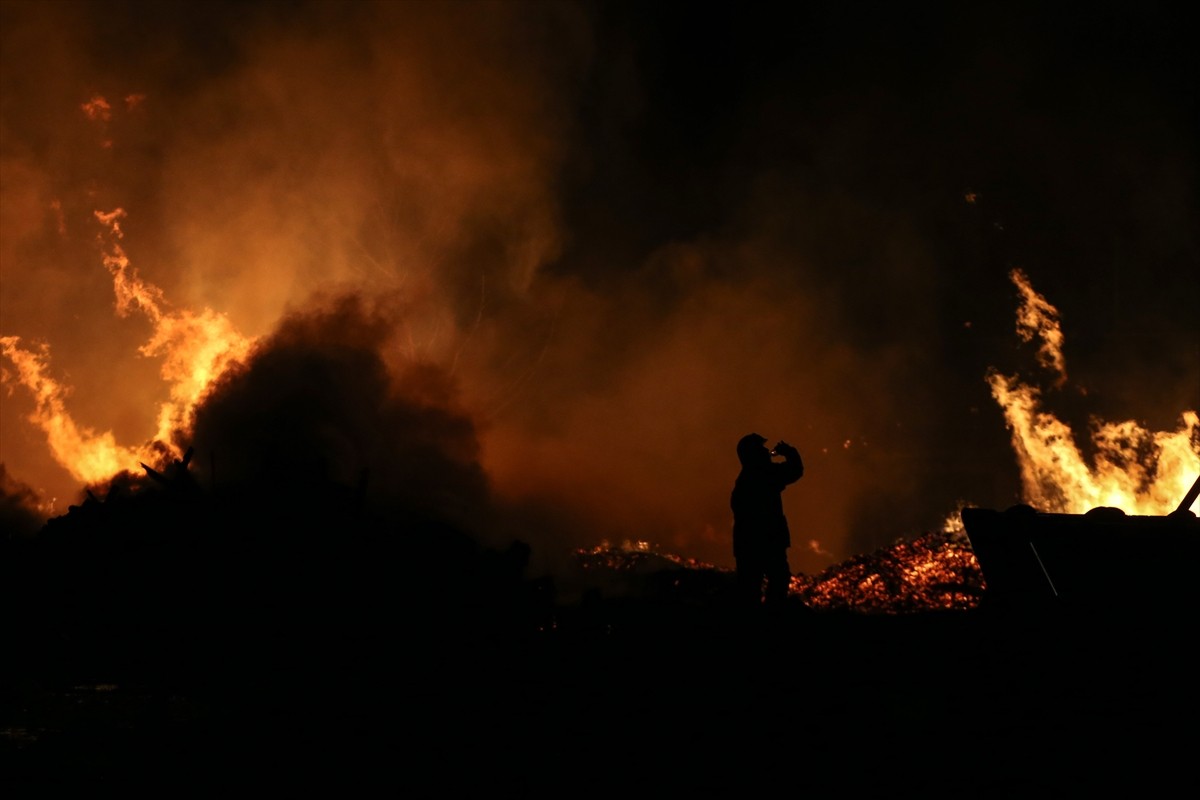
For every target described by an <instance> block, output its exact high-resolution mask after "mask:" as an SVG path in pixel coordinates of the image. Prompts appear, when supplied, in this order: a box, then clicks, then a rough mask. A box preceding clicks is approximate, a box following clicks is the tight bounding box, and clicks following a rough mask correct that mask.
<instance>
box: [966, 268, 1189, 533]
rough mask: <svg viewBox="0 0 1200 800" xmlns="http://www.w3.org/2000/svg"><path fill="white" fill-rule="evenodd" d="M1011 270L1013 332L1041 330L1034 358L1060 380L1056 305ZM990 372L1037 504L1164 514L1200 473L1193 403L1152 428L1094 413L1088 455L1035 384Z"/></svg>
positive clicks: (1072, 510)
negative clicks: (1171, 423)
mask: <svg viewBox="0 0 1200 800" xmlns="http://www.w3.org/2000/svg"><path fill="white" fill-rule="evenodd" d="M1010 277H1011V278H1012V281H1013V283H1014V284H1015V285H1016V286H1017V289H1018V290H1019V291H1020V293H1021V296H1022V304H1021V309H1020V311H1019V312H1018V332H1021V334H1022V338H1024V339H1025V340H1026V341H1030V340H1032V338H1033V337H1034V336H1035V335H1036V336H1039V337H1041V346H1040V348H1039V350H1038V357H1039V361H1040V362H1041V363H1042V364H1043V366H1046V367H1048V368H1050V369H1051V370H1053V371H1054V373H1055V375H1056V376H1057V377H1056V384H1057V385H1061V384H1062V383H1063V382H1064V381H1065V380H1066V366H1065V361H1064V359H1063V356H1062V343H1063V337H1062V331H1061V329H1060V327H1059V325H1058V318H1059V317H1058V311H1057V309H1055V308H1054V306H1052V305H1050V303H1048V302H1047V301H1046V300H1045V298H1043V297H1042V296H1041V295H1039V294H1037V293H1036V292H1034V291H1033V289H1032V287H1031V286H1030V284H1029V281H1028V279H1027V278H1026V277H1025V275H1024V274H1023V273H1022V272H1021V271H1020V270H1013V272H1012V273H1011V274H1010ZM987 380H988V383H989V385H990V386H991V390H992V396H993V397H994V398H995V399H996V402H997V403H999V404H1000V407H1001V408H1002V409H1003V410H1004V417H1005V422H1006V424H1007V426H1008V428H1009V430H1010V431H1011V433H1012V444H1013V449H1014V451H1015V452H1016V455H1017V460H1018V462H1019V465H1020V469H1021V482H1022V493H1023V496H1024V499H1025V502H1026V503H1029V504H1030V505H1032V506H1034V507H1036V508H1038V509H1040V510H1042V511H1049V512H1056V513H1065V514H1082V513H1085V512H1087V511H1089V510H1091V509H1093V508H1097V507H1100V506H1108V507H1113V508H1119V509H1121V510H1122V511H1124V512H1126V513H1128V514H1145V515H1163V514H1167V513H1170V512H1171V511H1174V510H1175V508H1176V507H1177V506H1178V504H1179V501H1180V499H1181V498H1182V497H1184V495H1185V494H1186V493H1187V490H1188V488H1189V487H1190V486H1191V485H1192V482H1193V481H1195V479H1196V476H1197V475H1200V416H1198V415H1197V413H1196V412H1195V411H1190V410H1189V411H1184V412H1183V413H1182V414H1181V415H1180V422H1179V426H1178V428H1176V430H1174V431H1149V430H1146V429H1145V428H1144V427H1142V426H1141V425H1139V424H1138V423H1136V422H1134V421H1132V420H1127V421H1122V422H1104V421H1100V420H1096V421H1094V422H1093V424H1092V429H1091V431H1090V439H1091V444H1092V446H1093V448H1094V451H1095V455H1094V456H1093V457H1092V458H1091V459H1090V460H1089V459H1088V458H1086V457H1085V455H1084V453H1083V452H1082V451H1081V450H1080V448H1079V446H1078V445H1077V443H1076V437H1075V433H1074V431H1072V430H1071V427H1070V426H1069V425H1068V424H1067V423H1065V422H1063V421H1062V420H1060V419H1058V417H1056V416H1055V415H1054V414H1052V413H1050V412H1048V411H1045V410H1044V409H1043V408H1042V397H1041V393H1040V391H1039V390H1038V389H1037V388H1035V387H1033V386H1030V385H1029V384H1026V383H1024V382H1022V381H1021V380H1020V379H1018V378H1017V377H1015V376H1006V375H1002V374H1000V373H999V372H998V371H996V370H990V371H989V372H988V374H987ZM1192 508H1193V509H1195V508H1196V506H1195V505H1193V506H1192Z"/></svg>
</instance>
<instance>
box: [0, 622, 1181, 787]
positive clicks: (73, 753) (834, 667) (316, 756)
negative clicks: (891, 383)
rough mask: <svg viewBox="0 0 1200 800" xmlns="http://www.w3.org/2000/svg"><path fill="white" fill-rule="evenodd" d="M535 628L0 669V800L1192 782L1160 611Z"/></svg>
mask: <svg viewBox="0 0 1200 800" xmlns="http://www.w3.org/2000/svg"><path fill="white" fill-rule="evenodd" d="M552 622H553V624H554V625H555V626H556V627H554V628H553V629H546V630H507V629H506V630H503V631H501V630H500V629H499V628H497V629H494V630H489V629H484V628H478V629H474V630H460V631H454V630H437V629H430V628H421V627H420V626H410V629H409V630H407V631H406V630H404V629H403V628H397V629H394V630H391V631H389V632H387V633H386V634H381V633H379V632H369V631H362V630H353V629H347V630H344V631H342V634H344V636H343V635H331V634H330V632H331V631H335V630H338V626H337V625H336V624H331V625H329V626H326V627H325V628H324V630H325V631H326V635H323V636H322V637H320V638H310V637H305V636H300V635H294V634H293V633H288V632H286V631H279V630H275V631H272V630H262V631H260V632H259V633H260V636H258V637H256V638H255V639H254V640H253V641H251V640H250V639H246V640H244V641H241V642H240V643H239V644H238V645H237V646H236V647H235V646H231V647H229V648H224V649H221V650H220V651H219V652H215V651H214V652H212V653H210V654H208V655H206V654H205V653H203V652H192V653H188V654H187V658H188V659H189V662H190V663H186V664H185V663H166V662H157V663H156V662H155V661H154V659H155V658H164V659H170V658H177V657H181V656H182V655H183V654H182V653H181V652H180V651H177V650H171V651H162V652H159V653H157V654H154V653H152V652H151V651H143V652H142V653H141V654H140V655H139V658H140V659H142V660H141V661H140V662H134V661H129V662H126V663H121V662H120V660H119V659H116V660H113V659H109V660H108V661H107V664H106V665H105V666H102V667H97V666H96V665H95V663H93V666H92V667H90V668H84V666H83V665H82V664H79V665H72V664H71V663H69V659H66V660H63V659H62V658H61V657H62V656H63V655H64V654H63V653H59V654H57V655H56V656H55V658H53V659H48V660H45V661H42V660H41V656H40V655H39V654H38V653H20V652H16V653H14V652H10V653H9V655H8V656H6V662H7V664H6V668H7V670H8V674H7V675H6V676H5V677H6V681H5V684H4V695H3V715H4V716H3V719H2V720H0V732H2V736H3V738H2V740H0V745H2V746H3V748H4V750H3V758H4V762H3V774H4V776H5V778H4V781H5V783H6V784H7V785H8V786H9V787H12V788H23V789H39V790H46V789H51V788H59V787H71V788H88V789H92V790H99V789H104V788H121V789H133V790H145V791H147V792H155V793H156V794H163V795H169V796H178V795H179V794H188V793H196V794H203V795H216V794H218V793H220V794H225V793H227V792H230V791H237V790H246V789H252V790H261V791H271V792H280V793H290V792H293V791H297V790H300V789H308V790H311V789H329V790H338V791H339V792H341V793H349V794H359V793H360V790H361V791H366V790H368V789H370V790H371V791H372V793H374V792H375V791H380V792H381V793H383V792H386V793H400V792H407V791H416V792H421V793H422V794H439V795H440V794H443V793H447V792H453V791H457V790H463V789H472V790H481V789H482V790H488V791H492V792H502V793H505V794H506V795H509V794H526V793H535V794H539V795H541V794H545V795H549V794H554V795H572V794H592V793H595V792H598V791H601V790H604V791H610V790H628V791H630V792H636V793H638V794H645V793H648V792H663V793H667V792H670V793H672V794H677V793H680V792H687V791H697V790H703V791H705V792H711V791H720V790H723V789H730V788H733V789H736V790H738V791H740V792H743V793H751V792H753V793H758V792H773V793H779V794H784V795H791V794H795V795H797V796H807V797H828V796H834V795H835V794H836V795H837V796H845V795H844V793H847V792H850V793H854V792H861V791H864V790H872V791H873V790H886V791H889V792H920V793H921V794H922V795H924V796H927V797H928V796H939V797H942V796H944V797H964V798H974V797H1052V796H1054V797H1057V796H1079V795H1080V794H1082V793H1086V792H1090V791H1092V790H1099V789H1106V790H1109V791H1111V790H1113V789H1116V788H1118V787H1120V788H1128V789H1134V790H1138V791H1139V792H1140V793H1144V794H1151V795H1152V794H1154V793H1155V792H1156V790H1160V789H1166V788H1167V787H1173V786H1174V785H1175V784H1176V783H1177V782H1178V781H1180V780H1183V781H1185V784H1184V785H1186V782H1190V781H1191V779H1192V778H1193V775H1192V773H1191V770H1190V769H1189V768H1188V765H1189V764H1191V763H1193V761H1194V758H1195V752H1194V739H1193V738H1192V737H1191V735H1190V734H1189V732H1188V731H1189V730H1190V728H1191V726H1192V725H1193V724H1194V720H1195V714H1196V711H1197V710H1198V709H1197V692H1196V688H1197V687H1196V678H1195V675H1196V670H1195V663H1194V661H1193V659H1194V655H1193V654H1192V652H1191V648H1192V633H1191V631H1193V630H1194V628H1193V627H1192V624H1193V620H1192V619H1190V618H1188V619H1183V618H1177V617H1176V616H1175V615H1174V614H1173V613H1171V611H1170V610H1169V609H1159V610H1157V611H1142V612H1139V613H1137V614H1130V615H1125V616H1122V615H1119V614H1116V615H1114V614H1112V613H1111V612H1110V613H1106V614H1104V615H1087V614H1080V613H1071V614H1065V613H1061V614H1060V613H1056V612H1054V611H1053V610H1050V611H1046V610H1043V611H1039V612H1037V613H1027V612H1023V613H1011V612H1003V613H1001V612H997V611H995V610H991V609H989V608H987V607H986V606H985V607H984V608H982V609H979V610H974V611H969V612H954V613H946V614H941V613H931V614H917V615H909V616H896V617H891V616H874V617H867V616H859V615H854V614H845V613H818V612H812V611H809V610H807V609H805V608H804V607H802V606H799V605H797V606H796V607H794V608H792V609H789V610H788V612H787V613H786V614H783V615H781V616H780V617H778V618H776V619H766V618H763V619H743V618H739V617H737V616H736V615H734V614H732V613H730V612H729V610H728V609H727V608H725V607H723V606H706V607H697V606H689V607H687V608H665V607H663V606H662V605H661V604H654V603H650V602H642V601H636V600H625V601H622V602H620V603H616V602H611V603H607V604H605V603H596V604H593V606H592V607H590V608H587V609H584V608H583V607H582V606H578V607H575V608H570V609H568V608H562V609H560V610H559V613H558V614H557V615H556V616H555V617H554V619H553V620H552ZM210 656H211V657H210ZM77 666H78V668H76V667H77ZM10 796H12V795H10Z"/></svg>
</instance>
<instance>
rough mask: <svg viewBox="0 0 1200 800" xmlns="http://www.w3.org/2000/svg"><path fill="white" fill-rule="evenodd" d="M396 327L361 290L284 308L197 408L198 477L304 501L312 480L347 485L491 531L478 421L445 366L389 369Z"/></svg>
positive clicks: (413, 512)
mask: <svg viewBox="0 0 1200 800" xmlns="http://www.w3.org/2000/svg"><path fill="white" fill-rule="evenodd" d="M393 335H394V331H393V329H392V328H391V325H390V323H389V322H388V319H387V318H386V317H384V316H383V315H382V314H381V313H380V312H379V311H378V310H377V309H369V308H365V307H364V305H363V301H362V300H360V299H358V298H357V297H353V296H351V297H342V298H337V299H331V300H329V301H328V306H327V307H322V308H318V309H314V310H309V311H307V312H303V313H296V314H293V315H289V316H288V317H286V318H285V319H284V320H283V321H282V322H281V324H280V327H279V329H278V330H277V331H276V332H274V333H273V334H272V335H271V336H270V337H268V338H266V339H264V340H263V341H262V342H261V343H260V344H259V346H258V348H257V350H256V352H255V353H254V354H253V355H252V356H251V358H250V359H249V361H248V362H247V363H246V365H244V366H243V367H241V368H239V369H237V370H235V371H233V373H232V374H230V375H228V376H227V377H226V378H225V379H224V380H222V381H221V382H220V383H219V384H218V385H217V386H216V387H214V389H213V390H212V393H211V394H210V396H209V397H208V398H207V399H206V400H205V402H204V403H203V405H202V406H201V407H200V409H199V410H198V412H197V415H196V423H195V428H194V434H193V439H192V445H191V446H192V447H193V453H194V457H195V458H196V459H197V462H196V465H195V468H194V472H195V474H196V475H197V477H198V479H199V480H201V482H202V483H207V484H208V485H209V486H210V487H214V488H219V489H220V490H222V491H225V490H228V489H229V488H230V487H234V488H235V489H236V490H237V491H238V492H240V493H243V494H248V495H249V496H250V497H251V498H253V497H254V494H255V493H260V494H261V498H260V502H262V503H264V504H269V503H285V504H300V505H303V504H304V503H305V502H306V501H307V499H308V498H306V496H305V493H306V491H307V490H308V488H309V487H312V486H338V487H342V488H343V489H344V490H346V492H347V493H348V494H350V495H351V496H353V497H354V502H355V503H356V504H361V505H362V506H364V507H366V508H367V510H369V511H371V512H373V513H382V514H384V515H385V516H388V515H391V516H395V515H403V516H404V517H416V518H418V519H429V520H432V521H435V522H438V523H442V524H449V525H453V526H454V527H456V528H460V529H463V530H465V531H469V532H472V533H476V534H478V533H481V532H482V533H487V532H488V531H487V529H486V528H484V527H483V525H482V523H484V522H485V521H486V516H485V515H486V512H487V505H488V487H487V481H486V478H485V476H484V474H483V470H482V469H481V468H480V466H479V462H478V455H479V443H478V439H477V437H476V433H475V428H474V424H473V423H472V421H471V419H470V418H469V417H468V416H467V414H466V412H465V411H463V410H461V409H460V408H458V402H457V397H456V392H455V388H454V385H453V383H452V382H451V380H450V379H449V377H448V376H447V375H446V374H445V373H444V371H443V370H441V369H440V368H438V367H437V366H436V365H432V364H428V363H423V362H406V363H404V364H403V365H402V367H401V369H400V370H399V371H398V373H397V374H392V373H391V372H390V371H389V368H388V366H387V364H385V363H384V360H383V358H382V356H381V353H382V352H384V351H385V350H386V349H387V343H388V340H389V339H390V338H391V337H392V336H393ZM353 509H354V506H348V507H347V510H348V512H349V511H351V510H353ZM326 533H327V534H334V533H335V532H326Z"/></svg>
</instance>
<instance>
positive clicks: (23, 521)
mask: <svg viewBox="0 0 1200 800" xmlns="http://www.w3.org/2000/svg"><path fill="white" fill-rule="evenodd" d="M45 521H46V512H45V510H44V509H43V508H41V507H40V505H39V502H38V497H37V493H36V492H34V491H33V489H31V488H30V487H29V486H27V485H25V484H24V483H22V482H21V481H19V480H16V479H15V478H13V477H12V476H11V475H9V474H8V468H7V467H5V466H4V464H0V531H4V535H5V536H6V537H13V538H17V537H26V536H32V535H33V534H34V533H36V532H37V531H38V530H39V529H40V528H41V527H42V525H43V524H44V523H45Z"/></svg>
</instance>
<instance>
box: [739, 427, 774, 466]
mask: <svg viewBox="0 0 1200 800" xmlns="http://www.w3.org/2000/svg"><path fill="white" fill-rule="evenodd" d="M766 443H767V438H766V437H765V436H759V435H758V434H757V433H748V434H746V435H745V436H743V437H742V438H741V439H739V440H738V443H737V455H738V461H740V462H742V466H743V467H747V466H751V465H754V464H763V463H767V462H769V461H770V460H771V451H770V450H768V449H767V448H766Z"/></svg>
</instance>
